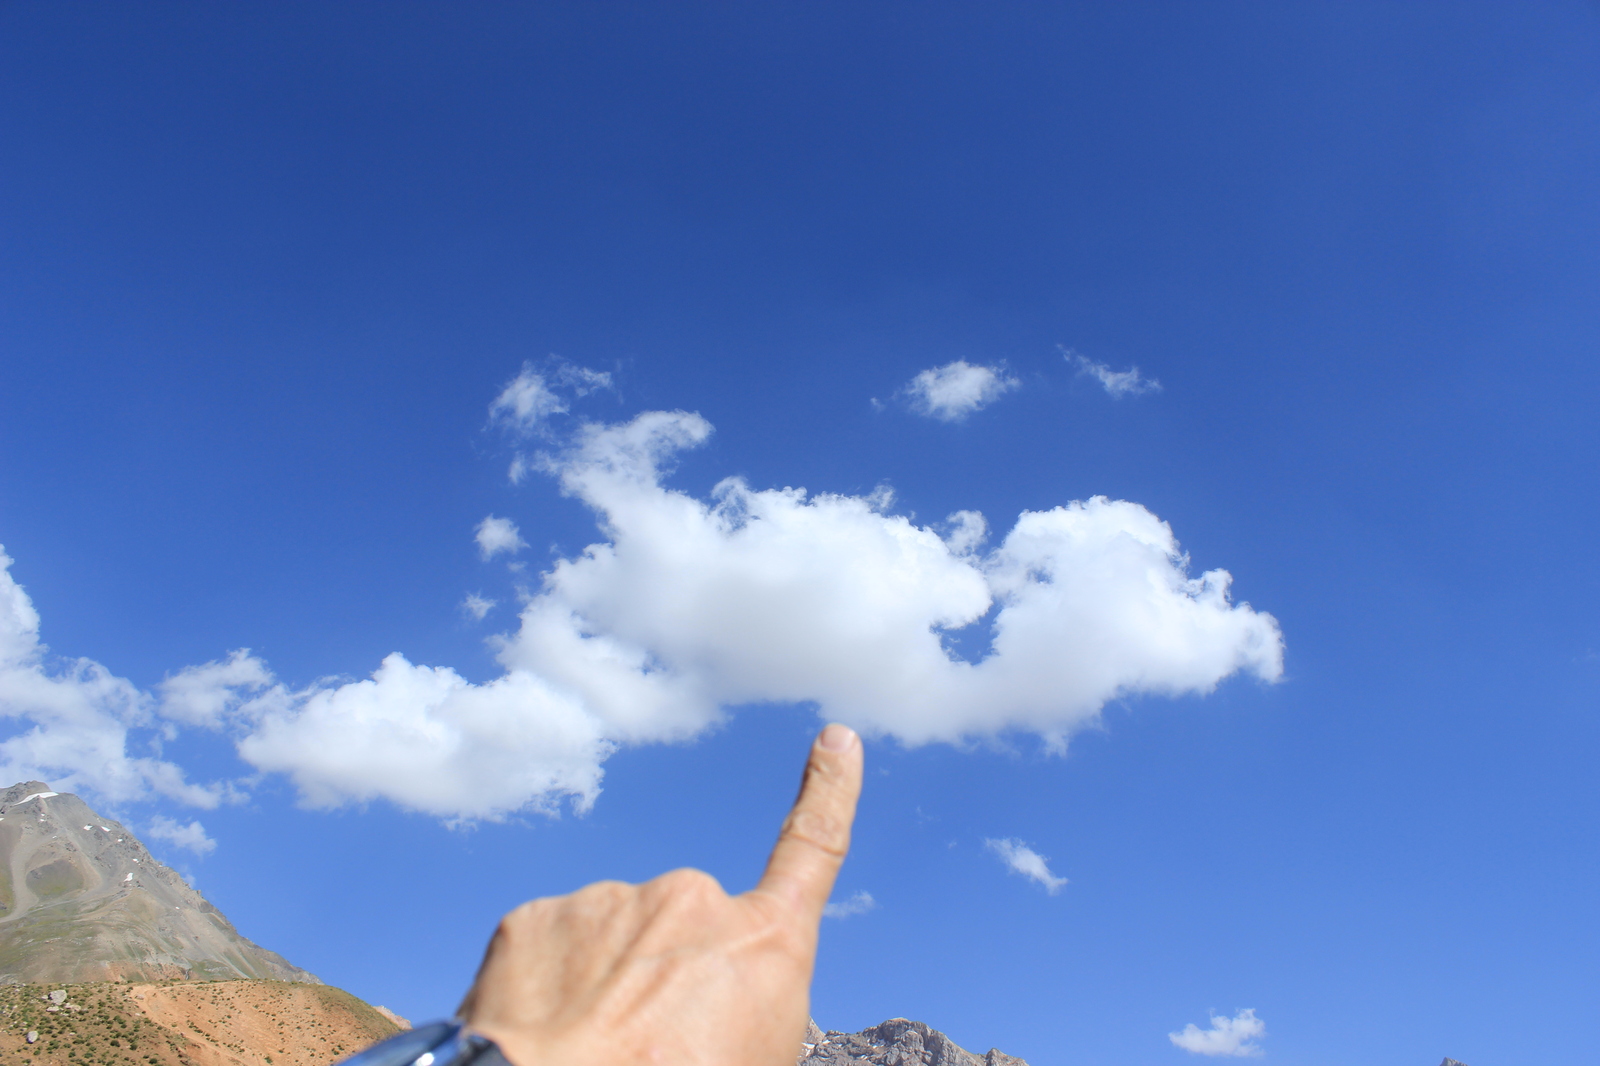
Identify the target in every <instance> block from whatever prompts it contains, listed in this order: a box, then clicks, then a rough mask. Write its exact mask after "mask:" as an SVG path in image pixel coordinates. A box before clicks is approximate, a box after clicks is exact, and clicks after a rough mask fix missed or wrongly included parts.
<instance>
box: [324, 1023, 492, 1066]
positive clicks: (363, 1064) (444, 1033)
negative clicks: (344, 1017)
mask: <svg viewBox="0 0 1600 1066" xmlns="http://www.w3.org/2000/svg"><path fill="white" fill-rule="evenodd" d="M339 1066H510V1064H509V1063H508V1062H506V1057H505V1056H504V1055H502V1054H501V1053H500V1049H499V1048H498V1047H496V1046H495V1043H494V1041H493V1040H490V1039H489V1038H488V1037H486V1036H483V1035H482V1034H480V1033H470V1032H467V1031H466V1030H465V1029H463V1028H462V1027H461V1023H460V1022H433V1023H431V1024H429V1025H422V1026H418V1027H417V1028H415V1029H408V1030H406V1031H405V1032H403V1033H396V1034H395V1035H394V1036H391V1037H390V1038H389V1039H387V1040H381V1041H379V1042H378V1043H376V1044H373V1045H372V1046H371V1047H369V1048H367V1049H366V1050H365V1051H358V1052H356V1053H355V1054H354V1055H351V1056H350V1057H349V1058H347V1059H345V1060H344V1061H343V1062H342V1063H340V1064H339Z"/></svg>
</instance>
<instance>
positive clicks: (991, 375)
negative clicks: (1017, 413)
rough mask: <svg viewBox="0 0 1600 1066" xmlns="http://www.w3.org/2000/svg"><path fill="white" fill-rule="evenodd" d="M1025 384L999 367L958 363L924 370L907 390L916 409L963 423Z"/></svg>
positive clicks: (964, 362) (931, 415)
mask: <svg viewBox="0 0 1600 1066" xmlns="http://www.w3.org/2000/svg"><path fill="white" fill-rule="evenodd" d="M1021 384H1022V383H1021V382H1020V381H1018V380H1017V379H1016V378H1013V377H1008V376H1006V373H1005V371H1004V370H1002V369H1001V368H1000V367H997V366H973V365H972V364H971V363H968V362H966V361H965V360H960V359H958V360H956V361H955V362H953V363H946V364H945V365H944V366H939V367H934V368H933V369H931V370H924V371H923V372H922V373H920V374H918V375H917V376H916V377H914V378H912V379H911V381H910V383H909V384H907V385H906V387H905V393H906V395H907V396H909V397H910V398H911V406H912V409H913V410H915V411H916V412H917V413H918V414H924V415H927V416H928V417H929V418H937V419H939V420H941V421H944V422H959V421H961V420H962V419H964V418H966V417H967V416H968V415H970V414H971V413H972V412H974V411H976V410H978V409H979V408H980V407H986V406H988V405H989V404H990V403H993V402H994V401H995V400H997V399H999V398H1000V397H1001V396H1003V395H1004V394H1005V393H1007V392H1009V391H1010V390H1012V389H1014V388H1017V387H1018V386H1019V385H1021Z"/></svg>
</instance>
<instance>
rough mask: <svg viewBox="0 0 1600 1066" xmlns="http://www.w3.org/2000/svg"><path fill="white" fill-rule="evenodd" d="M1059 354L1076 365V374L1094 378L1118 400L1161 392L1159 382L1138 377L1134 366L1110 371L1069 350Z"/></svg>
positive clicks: (1104, 366)
mask: <svg viewBox="0 0 1600 1066" xmlns="http://www.w3.org/2000/svg"><path fill="white" fill-rule="evenodd" d="M1061 354H1062V355H1063V356H1065V357H1066V359H1067V362H1069V363H1077V364H1078V373H1080V374H1087V375H1088V376H1089V377H1092V378H1094V379H1095V380H1096V381H1098V382H1100V384H1101V385H1102V386H1104V387H1105V390H1106V391H1107V392H1108V393H1110V394H1111V395H1113V396H1116V397H1118V398H1120V397H1123V396H1137V395H1139V394H1140V393H1142V392H1160V391H1161V382H1159V381H1157V380H1156V379H1155V378H1147V377H1142V376H1140V374H1139V368H1138V367H1136V366H1135V367H1129V368H1128V369H1127V370H1112V369H1111V368H1110V367H1109V366H1107V365H1106V364H1105V363H1097V362H1095V361H1094V360H1093V359H1090V358H1088V357H1087V356H1083V355H1079V354H1078V353H1077V352H1074V351H1072V350H1071V349H1067V348H1063V349H1062V351H1061Z"/></svg>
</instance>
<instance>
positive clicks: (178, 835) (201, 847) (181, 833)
mask: <svg viewBox="0 0 1600 1066" xmlns="http://www.w3.org/2000/svg"><path fill="white" fill-rule="evenodd" d="M149 832H150V835H151V836H152V837H153V838H155V839H156V840H164V841H166V842H167V843H168V844H171V845H172V846H173V847H175V848H184V849H186V850H188V851H192V852H194V853H195V854H196V855H209V854H211V853H212V852H213V851H215V850H216V848H217V842H216V841H215V840H212V839H211V838H210V837H208V836H206V830H205V826H203V825H201V824H200V823H199V821H198V820H196V821H192V822H190V823H189V824H188V825H184V824H183V823H182V822H177V821H174V820H173V819H171V818H167V817H165V816H164V815H160V814H158V815H156V816H155V817H154V818H152V819H150V830H149Z"/></svg>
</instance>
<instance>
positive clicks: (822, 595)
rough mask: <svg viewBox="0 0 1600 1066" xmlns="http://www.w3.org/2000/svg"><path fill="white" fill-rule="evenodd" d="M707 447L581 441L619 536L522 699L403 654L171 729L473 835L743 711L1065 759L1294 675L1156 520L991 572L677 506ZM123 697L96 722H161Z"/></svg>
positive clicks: (268, 687)
mask: <svg viewBox="0 0 1600 1066" xmlns="http://www.w3.org/2000/svg"><path fill="white" fill-rule="evenodd" d="M710 433H711V426H710V425H709V424H708V423H707V422H706V421H705V420H704V419H702V418H700V417H699V416H698V415H694V414H689V413H686V412H683V411H672V412H666V411H651V412H646V413H644V414H641V415H639V416H638V417H636V418H634V419H633V420H632V421H630V422H627V423H624V424H620V425H594V424H591V425H587V426H584V427H582V428H581V429H580V430H579V431H577V432H576V433H575V434H574V435H573V436H572V438H571V439H570V441H569V443H568V446H567V447H566V449H565V450H564V451H563V452H561V453H560V454H557V455H555V456H545V457H544V458H543V459H542V460H541V461H540V462H541V465H542V468H543V469H545V470H546V471H547V472H549V473H551V474H552V475H554V476H555V477H556V478H557V479H558V480H559V483H560V485H561V487H562V489H563V491H565V492H567V493H568V494H570V495H572V496H574V497H576V498H578V499H579V500H581V501H583V502H584V503H585V504H587V505H588V506H589V507H590V508H591V509H592V510H593V511H594V512H595V515H596V517H597V520H598V523H599V526H600V529H601V531H602V534H603V537H604V539H602V540H600V541H598V542H597V543H595V544H591V545H590V546H588V547H587V548H585V549H584V550H583V552H581V553H580V554H578V555H576V556H574V557H571V558H566V559H561V560H559V561H558V562H557V563H556V564H555V565H554V566H553V567H552V568H551V570H550V571H549V572H548V573H546V574H545V575H544V581H543V586H542V588H540V589H539V590H538V591H537V592H536V593H535V594H533V595H532V596H531V597H529V598H528V599H527V601H526V602H525V606H524V608H523V611H522V614H521V618H520V624H519V626H518V628H517V629H516V630H515V631H514V632H511V633H507V634H504V635H501V636H499V637H496V638H494V641H495V647H496V654H497V656H498V658H499V660H500V663H501V665H502V666H503V667H504V669H505V673H504V675H503V676H501V677H499V678H497V679H495V680H493V681H491V682H489V683H487V684H473V683H470V682H468V681H466V680H465V679H463V678H462V677H460V676H459V675H457V674H456V673H455V672H454V671H452V670H450V669H448V668H442V667H429V666H421V665H416V664H413V663H411V662H409V661H408V660H407V659H406V658H405V657H403V656H402V655H400V654H398V653H397V654H393V655H390V656H389V657H388V658H386V659H385V660H384V661H383V663H382V664H381V665H380V666H379V668H378V669H377V670H376V671H375V672H374V673H373V674H372V676H371V677H370V678H369V679H367V680H362V681H357V682H352V683H348V684H318V685H314V686H312V687H310V688H307V689H304V690H300V691H292V690H290V689H289V688H287V687H286V686H284V685H283V684H281V683H279V682H277V681H276V680H275V679H273V678H272V676H271V674H270V672H269V671H268V670H267V669H266V666H265V664H263V663H261V662H260V661H259V660H257V659H254V658H253V657H251V656H249V655H247V654H245V653H235V654H234V655H233V656H232V657H230V658H229V659H227V660H225V661H222V662H218V663H212V664H207V665H205V666H201V667H193V668H190V669H188V670H185V671H180V672H179V673H178V674H176V675H174V676H173V677H172V678H169V679H168V681H167V682H165V683H164V685H163V686H162V695H163V697H164V698H163V701H162V703H161V710H162V713H163V714H164V716H165V717H166V718H167V719H168V720H169V721H173V722H182V723H184V724H189V725H200V726H209V727H225V728H228V729H231V730H233V731H234V732H235V734H236V737H237V741H238V751H239V754H240V755H241V756H242V757H243V758H244V759H245V760H246V761H247V762H249V763H250V764H252V765H253V766H255V767H256V768H258V769H260V770H264V771H272V772H281V773H284V774H286V775H288V776H289V777H290V778H291V779H292V780H293V781H294V782H295V783H296V785H297V786H298V787H299V789H300V791H301V794H302V796H303V797H304V799H305V800H306V801H307V802H309V803H311V804H313V805H332V804H338V803H343V802H349V801H358V802H360V801H368V800H374V799H387V800H390V801H393V802H395V803H397V804H400V805H402V806H405V807H408V808H412V809H415V810H420V811H425V812H428V813H431V814H435V815H439V816H441V817H445V818H466V819H471V818H495V817H501V816H503V815H505V814H507V813H509V812H512V811H515V810H518V809H522V808H524V807H533V808H536V809H537V808H545V809H549V808H551V807H552V806H553V805H554V804H555V803H557V802H559V801H560V799H561V798H562V797H569V798H570V799H571V800H573V801H574V803H575V804H576V805H577V806H578V807H579V808H582V807H585V806H587V805H588V804H589V803H591V802H593V800H594V798H595V796H596V795H597V794H598V791H599V786H600V780H601V766H602V763H603V762H604V760H605V759H606V757H607V756H608V755H609V754H610V753H611V751H612V750H614V748H615V747H616V746H617V745H619V744H645V743H655V742H664V741H678V740H686V739H690V738H692V737H694V736H696V735H697V734H699V733H701V732H702V731H703V730H705V729H707V728H708V727H710V726H712V725H714V724H715V723H716V722H718V721H719V720H720V719H721V718H722V716H723V715H724V714H725V713H726V711H727V709H728V708H730V707H734V706H738V705H742V704H750V703H763V702H785V703H794V702H804V703H814V704H815V705H816V706H817V708H818V711H819V713H820V714H821V715H822V716H823V717H825V718H830V719H839V720H842V721H845V722H848V723H850V724H852V725H854V726H856V727H857V728H859V729H862V730H864V731H866V732H868V733H871V734H875V735H883V736H889V737H893V738H896V739H898V740H900V741H901V742H904V743H907V744H922V743H928V742H933V741H959V740H962V739H966V738H975V737H985V736H993V735H996V734H1000V733H1005V732H1008V731H1021V732H1024V733H1033V734H1036V735H1038V736H1040V737H1042V738H1044V739H1045V741H1046V742H1047V743H1049V744H1051V745H1053V746H1056V747H1060V746H1061V745H1063V744H1064V743H1065V742H1066V740H1067V739H1068V738H1069V737H1070V736H1071V735H1072V734H1073V733H1075V732H1077V731H1078V730H1080V729H1082V728H1084V727H1085V726H1088V725H1090V724H1092V723H1093V722H1094V721H1095V720H1096V717H1097V716H1098V714H1099V713H1100V710H1101V708H1102V707H1103V706H1104V705H1105V704H1106V702H1107V701H1110V700H1113V699H1116V698H1119V697H1123V696H1134V695H1139V694H1159V695H1180V694H1185V693H1205V692H1209V691H1211V690H1212V689H1213V688H1215V687H1216V685H1217V684H1218V683H1219V682H1220V681H1221V680H1222V679H1223V678H1225V677H1227V676H1229V675H1230V674H1233V673H1236V672H1246V673H1250V674H1254V675H1255V676H1257V677H1259V678H1262V679H1264V680H1268V681H1270V680H1274V679H1276V678H1277V677H1278V676H1279V674H1280V673H1281V670H1282V654H1283V644H1282V639H1281V636H1280V634H1279V632H1278V627H1277V624H1276V622H1275V621H1274V620H1273V618H1272V617H1271V616H1270V615H1267V614H1264V613H1260V612H1256V611H1254V610H1252V609H1251V608H1250V607H1249V606H1248V605H1247V604H1233V603H1231V602H1230V601H1229V597H1228V587H1229V582H1230V578H1229V575H1228V574H1227V572H1226V571H1222V570H1213V571H1208V572H1206V573H1204V574H1202V575H1200V576H1199V577H1198V578H1191V577H1190V576H1188V573H1187V560H1186V558H1185V557H1184V556H1183V555H1182V554H1181V552H1180V551H1179V549H1178V545H1177V542H1176V540H1175V539H1174V537H1173V534H1172V531H1171V530H1170V529H1169V528H1168V527H1167V525H1166V524H1165V523H1163V522H1162V521H1161V520H1160V519H1158V518H1157V517H1156V516H1155V515H1153V514H1151V513H1150V512H1149V511H1147V510H1145V509H1144V508H1143V507H1140V506H1139V505H1137V504H1133V503H1128V502H1124V501H1113V500H1108V499H1105V498H1102V497H1096V498H1094V499H1090V500H1086V501H1077V502H1073V503H1070V504H1067V505H1065V506H1062V507H1057V508H1054V509H1052V510H1049V511H1037V512H1026V513H1024V514H1023V515H1022V516H1021V517H1020V518H1019V519H1018V520H1017V522H1016V524H1015V526H1014V527H1013V528H1012V530H1011V531H1010V532H1009V533H1008V534H1007V535H1006V536H1005V538H1004V539H1003V540H1002V541H1001V542H1000V544H999V545H998V546H997V547H995V548H994V549H993V550H989V551H985V550H984V544H985V538H986V532H985V531H986V526H985V523H984V520H983V518H982V516H981V515H978V514H976V513H975V512H960V513H958V514H956V515H953V516H951V519H950V521H949V522H948V523H947V524H946V526H945V527H944V530H943V535H942V536H941V534H940V532H938V531H935V530H934V529H932V528H928V527H926V526H918V525H916V524H914V523H913V522H911V521H910V520H909V519H907V518H906V517H904V516H902V515H897V514H894V513H892V512H891V511H890V510H889V508H890V506H891V503H892V501H891V500H890V499H889V498H888V496H887V494H884V493H880V494H877V495H874V496H869V497H861V496H842V495H833V494H817V495H808V494H807V493H806V492H805V491H804V490H803V489H794V488H784V489H765V490H757V489H753V488H751V487H750V486H749V485H747V484H746V483H744V482H743V481H741V480H739V479H736V478H733V479H728V480H726V481H723V482H722V483H720V484H719V485H717V486H716V487H715V488H714V489H713V490H712V492H711V493H710V495H709V497H707V498H704V499H702V498H698V497H695V496H693V495H690V494H688V493H686V492H683V491H679V490H677V489H672V488H668V487H667V486H666V485H664V484H663V473H664V471H665V468H666V467H667V466H668V465H669V464H670V463H671V461H672V459H673V457H674V455H675V454H676V453H677V452H678V451H680V450H682V449H684V448H689V447H693V446H695V445H697V444H700V443H701V442H703V441H704V440H705V439H706V438H707V437H708V436H709V435H710ZM19 592H20V590H19ZM27 609H28V611H31V606H29V607H28V608H27ZM31 624H32V626H33V628H34V630H36V628H37V619H36V618H35V619H34V621H33V622H32V623H31ZM974 630H975V631H978V632H976V634H975V635H976V637H977V638H979V639H978V641H977V642H978V643H980V644H981V643H982V642H983V640H984V639H987V641H988V648H987V650H986V651H985V652H984V653H983V654H981V655H978V656H976V657H975V658H972V659H968V658H963V657H962V656H961V655H958V654H956V653H955V652H954V651H953V650H952V643H951V640H952V638H953V637H954V636H956V635H958V634H962V633H963V631H969V632H970V631H974ZM32 631H33V630H29V632H32ZM95 669H99V668H98V667H96V668H95ZM35 672H37V671H35ZM102 673H103V671H102ZM40 676H42V675H40ZM100 676H101V675H94V677H100ZM106 676H107V678H108V675H106ZM114 680H115V679H107V680H104V681H103V683H104V684H107V685H110V690H111V691H114V692H115V693H116V694H118V695H116V696H115V698H113V696H112V695H107V696H105V697H104V698H102V699H101V703H100V704H96V706H100V705H102V704H107V703H108V701H109V703H115V704H116V706H118V707H122V708H125V710H123V711H121V712H118V713H122V714H123V716H124V717H127V716H128V715H147V714H148V713H149V712H148V706H147V705H148V703H149V702H150V701H149V700H148V699H147V698H146V697H142V696H141V695H140V694H139V693H138V692H137V691H136V690H134V689H133V688H132V686H129V685H127V683H126V682H116V683H115V684H111V682H112V681H114ZM93 681H94V678H89V679H88V680H86V681H84V682H83V684H90V683H92V682H93ZM119 686H120V687H119ZM80 688H82V685H80ZM75 691H76V690H75ZM118 699H120V700H121V703H116V701H117V700H118ZM11 713H16V712H14V711H13V712H11ZM103 717H105V718H106V720H108V721H112V722H115V721H117V720H119V719H117V717H116V714H115V713H111V712H104V713H103ZM36 720H37V718H36ZM117 737H120V734H117ZM114 739H115V738H114ZM15 743H16V741H15V740H14V741H11V742H8V744H15ZM119 750H120V749H119ZM124 758H125V757H124ZM163 765H165V764H163ZM172 769H173V771H174V772H175V768H172ZM152 780H153V779H152ZM177 780H180V781H181V777H180V778H178V779H177ZM145 787H147V788H151V789H154V788H156V787H157V786H156V785H155V784H153V783H152V784H149V785H147V786H145ZM158 790H159V789H158Z"/></svg>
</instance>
